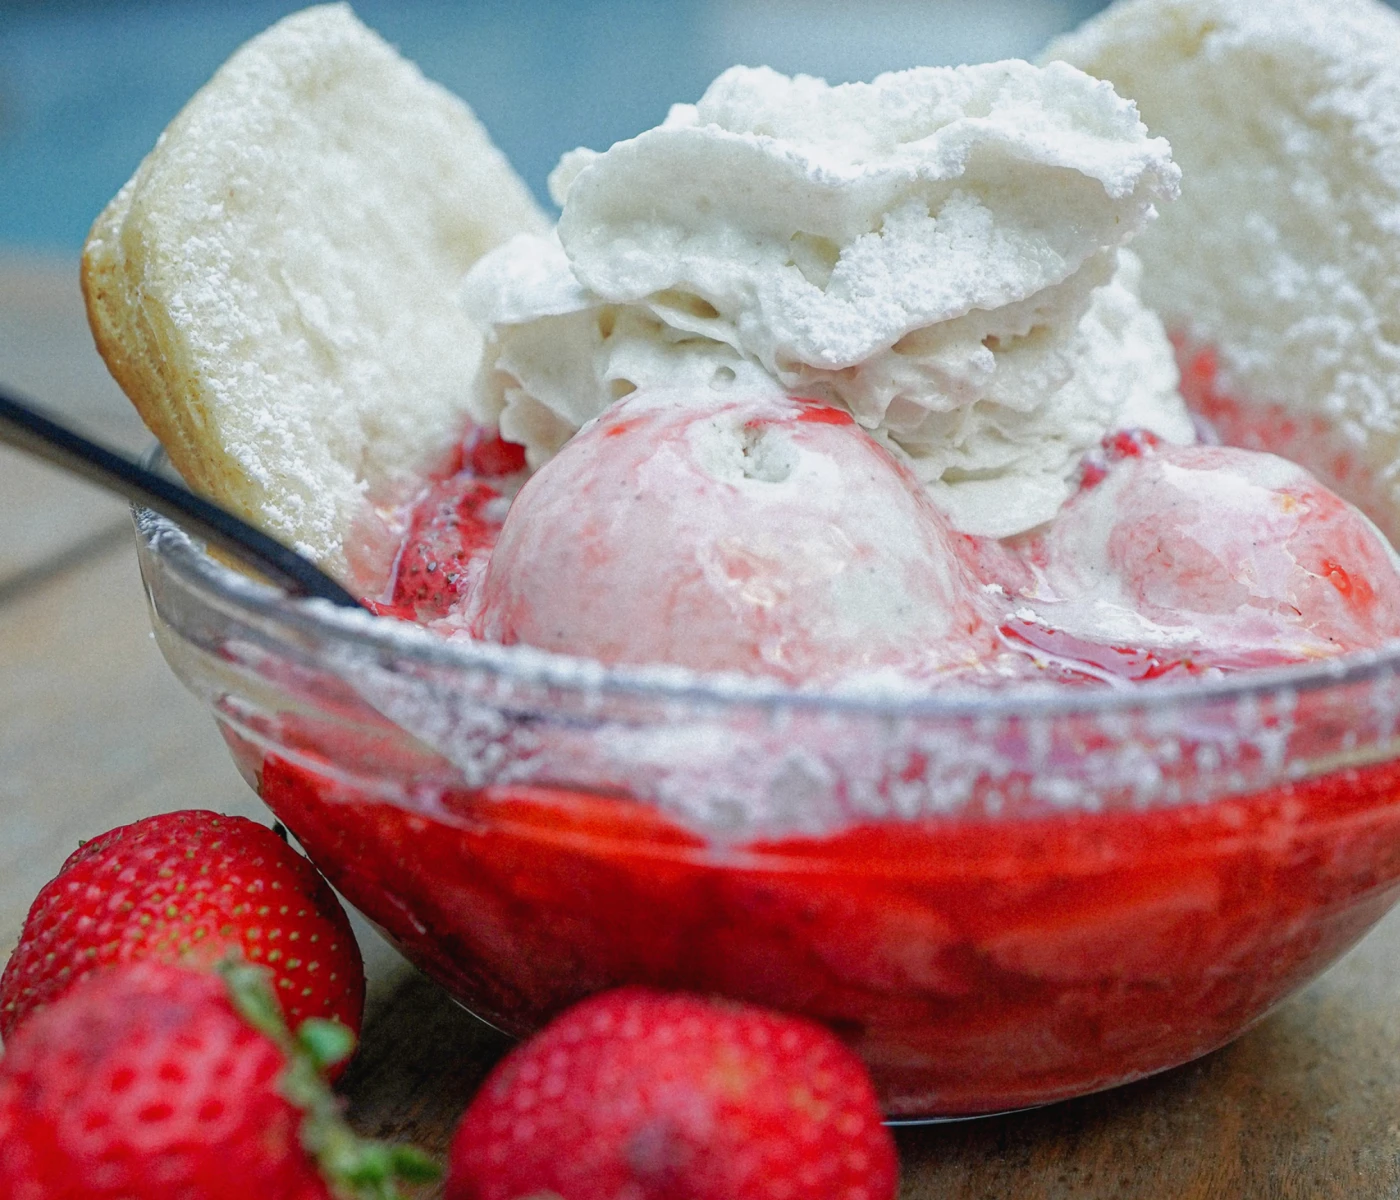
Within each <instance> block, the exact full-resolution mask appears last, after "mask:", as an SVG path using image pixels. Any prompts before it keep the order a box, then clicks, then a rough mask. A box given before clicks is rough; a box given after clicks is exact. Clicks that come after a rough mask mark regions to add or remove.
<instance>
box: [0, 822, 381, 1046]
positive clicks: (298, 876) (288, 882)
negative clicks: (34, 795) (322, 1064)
mask: <svg viewBox="0 0 1400 1200" xmlns="http://www.w3.org/2000/svg"><path fill="white" fill-rule="evenodd" d="M230 952H235V953H237V954H239V955H241V956H243V957H244V958H246V959H247V960H248V961H249V962H251V963H258V964H262V965H264V966H266V967H267V968H268V969H269V970H270V971H271V972H272V973H273V982H274V986H275V989H276V994H277V997H278V999H279V1000H281V1002H282V1008H283V1011H284V1012H285V1014H286V1017H287V1020H288V1021H289V1022H291V1023H292V1024H293V1025H296V1024H299V1023H300V1022H301V1021H303V1020H305V1019H306V1018H307V1017H323V1018H327V1019H330V1020H335V1021H339V1022H340V1023H341V1024H343V1025H345V1026H346V1027H347V1028H349V1029H351V1030H353V1031H355V1032H357V1033H358V1032H359V1028H360V1017H361V1015H362V1013H363V1010H364V993H365V975H364V965H363V963H362V961H361V959H360V950H359V947H358V946H357V945H356V944H355V938H354V935H353V934H352V933H351V931H350V923H349V921H348V920H346V917H345V912H344V910H343V909H342V908H341V907H340V902H339V901H338V900H337V899H336V898H335V893H334V892H332V891H331V889H330V887H329V886H328V885H327V884H326V881H325V880H324V879H322V878H321V876H320V874H319V873H318V872H317V870H316V868H315V867H313V866H312V865H311V864H310V863H309V862H308V861H307V860H306V859H305V858H303V857H302V856H301V855H300V854H298V853H297V852H296V851H295V850H293V849H292V848H291V847H290V846H288V845H287V843H286V842H285V841H284V840H283V839H282V838H280V837H278V836H277V834H275V833H274V832H273V831H272V830H270V829H268V828H267V827H266V826H264V825H259V824H258V823H257V822H256V821H249V820H248V819H247V818H245V817H224V816H220V815H219V814H218V813H213V812H199V811H194V812H177V813H167V814H165V815H163V816H158V817H148V818H147V819H146V820H144V821H137V822H136V823H135V824H134V825H123V826H122V827H121V828H119V829H113V830H112V831H111V832H109V833H105V834H103V835H102V836H101V837H98V838H94V839H93V840H92V841H90V842H87V843H85V844H84V845H83V846H81V847H80V848H79V849H78V850H77V851H75V852H74V853H73V854H72V855H71V856H70V857H69V859H68V861H67V862H65V863H64V864H63V868H62V870H60V871H59V873H58V876H57V878H55V879H53V880H51V881H50V882H49V883H48V884H46V885H45V886H44V888H43V890H42V891H40V893H39V895H38V897H37V898H36V899H35V901H34V904H33V906H32V907H31V908H30V910H29V916H28V918H27V920H26V921H25V924H24V932H23V933H22V934H21V935H20V941H19V945H18V946H17V947H15V952H14V954H13V955H11V957H10V961H9V964H8V965H7V966H6V967H5V973H4V975H3V977H0V1034H3V1035H4V1037H5V1039H6V1040H7V1041H8V1040H9V1038H10V1037H11V1035H12V1034H13V1033H14V1031H15V1030H16V1029H17V1028H18V1027H19V1025H20V1024H21V1023H22V1022H23V1021H25V1020H26V1019H27V1018H28V1017H29V1016H30V1014H32V1013H33V1012H34V1011H35V1010H36V1009H38V1008H40V1007H42V1006H43V1005H45V1004H49V1003H52V1002H53V1001H55V1000H57V999H58V998H59V997H60V996H62V995H63V994H64V993H65V992H66V991H67V990H68V989H69V988H70V987H72V986H73V985H74V984H75V983H77V982H78V981H79V980H81V979H84V978H86V977H87V976H89V975H91V974H92V973H93V972H94V971H97V970H98V969H99V968H102V967H108V966H111V965H113V964H116V963H123V962H132V961H136V960H142V959H155V960H158V961H161V962H176V961H182V962H186V963H189V964H191V965H200V966H212V965H213V964H214V963H216V962H219V961H221V960H222V959H224V958H225V957H227V956H228V955H229V953H230Z"/></svg>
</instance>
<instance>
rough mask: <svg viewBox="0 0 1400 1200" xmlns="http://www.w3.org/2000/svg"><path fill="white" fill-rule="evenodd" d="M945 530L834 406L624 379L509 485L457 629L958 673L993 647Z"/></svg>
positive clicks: (711, 666)
mask: <svg viewBox="0 0 1400 1200" xmlns="http://www.w3.org/2000/svg"><path fill="white" fill-rule="evenodd" d="M963 541H966V539H959V538H958V537H957V536H956V535H954V534H953V533H952V532H951V531H950V530H949V528H948V525H947V522H946V520H945V519H944V518H943V517H942V515H941V514H940V513H939V511H938V510H937V509H936V508H935V507H934V506H933V505H932V504H931V503H930V502H929V500H928V498H927V496H926V495H925V494H924V492H923V489H922V488H921V487H920V486H919V483H918V481H917V480H915V479H913V478H912V477H911V476H909V475H908V474H907V472H906V471H905V470H904V468H903V467H902V466H901V465H900V464H899V463H898V462H897V461H896V460H895V459H894V458H893V457H892V456H891V455H890V454H889V452H888V451H887V450H885V449H884V448H883V447H882V446H881V445H880V444H879V443H878V442H876V441H875V440H874V439H873V438H871V437H870V436H869V435H868V434H866V433H865V432H864V431H863V430H861V429H860V428H859V427H857V426H856V425H855V423H854V422H853V421H852V420H851V418H850V416H849V415H848V414H847V413H845V412H844V411H843V410H841V409H838V408H834V407H830V406H826V405H821V404H816V403H812V402H804V401H798V400H793V399H790V398H787V397H784V396H774V395H771V394H767V393H764V394H760V395H758V396H754V395H748V394H745V395H742V396H734V395H732V394H731V393H729V392H724V393H720V392H715V391H713V390H710V389H706V390H705V391H703V392H700V393H694V392H690V391H686V390H677V389H670V390H662V389H657V390H648V391H639V392H637V393H636V394H635V395H633V396H630V397H628V398H627V399H625V400H623V401H622V402H621V403H619V404H616V405H614V406H612V407H611V408H610V409H609V411H608V412H607V413H606V414H604V415H603V416H602V417H600V418H599V419H597V420H596V421H594V422H593V423H591V424H590V425H588V426H586V427H585V428H584V430H583V431H582V432H581V433H580V434H579V435H578V437H577V438H575V439H573V440H572V441H571V442H570V443H569V444H568V445H567V446H566V447H564V449H563V450H562V451H561V452H560V453H559V454H558V455H557V456H556V457H555V458H553V459H552V460H551V461H550V462H548V463H547V464H546V465H545V466H544V467H543V468H541V469H540V470H539V471H538V472H537V473H536V474H535V475H534V476H533V477H532V478H531V479H530V480H529V482H527V483H526V484H525V486H524V488H523V489H522V490H521V492H520V494H519V496H518V497H517V498H516V500H515V503H514V504H513V505H512V506H511V509H510V514H509V515H508V516H507V518H506V523H505V527H504V529H503V530H502V531H501V537H500V541H499V542H498V543H497V545H496V548H495V550H494V551H493V553H492V555H491V560H490V565H489V566H488V568H487V572H486V577H485V580H484V581H483V583H482V586H481V589H480V592H479V593H478V594H477V595H476V596H475V597H474V599H473V601H472V604H473V607H474V608H475V615H474V620H473V621H472V626H473V632H474V633H476V634H477V635H478V636H481V637H484V638H486V639H488V640H490V641H496V642H506V643H510V642H515V641H521V642H526V643H528V644H530V645H532V646H537V647H540V648H542V649H546V650H560V651H563V652H566V653H570V654H582V655H587V656H589V657H592V658H596V659H598V660H599V661H601V662H604V663H609V664H612V663H637V664H642V663H660V662H665V663H675V664H679V665H681V666H687V667H691V668H693V669H696V670H708V671H742V672H746V673H750V674H764V675H770V676H774V677H776V678H780V679H783V680H786V681H788V682H793V683H820V682H831V681H834V680H838V679H842V678H845V677H848V676H850V675H852V674H853V673H859V672H862V671H866V670H877V669H881V668H895V669H898V670H900V671H901V672H902V673H904V674H906V675H909V676H923V675H929V674H934V673H945V672H947V671H949V670H956V669H958V668H965V669H973V668H975V667H976V666H977V664H978V663H979V661H981V660H982V659H984V658H986V657H987V656H988V655H990V654H992V653H994V652H995V648H996V642H995V635H994V631H993V626H992V624H991V623H990V622H989V621H988V620H987V619H986V616H985V615H984V613H983V611H982V610H981V608H980V606H979V601H980V598H981V597H982V595H983V590H982V588H981V587H980V586H979V585H978V583H977V582H976V581H975V580H974V579H973V578H972V575H971V573H970V572H969V570H968V568H967V565H966V564H965V562H964V561H963V560H962V558H961V557H960V547H959V543H960V542H963Z"/></svg>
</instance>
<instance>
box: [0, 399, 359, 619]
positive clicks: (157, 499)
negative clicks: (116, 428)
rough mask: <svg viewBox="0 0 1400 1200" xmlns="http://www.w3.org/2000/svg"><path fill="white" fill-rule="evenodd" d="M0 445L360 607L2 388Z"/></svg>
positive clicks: (206, 505) (258, 539)
mask: <svg viewBox="0 0 1400 1200" xmlns="http://www.w3.org/2000/svg"><path fill="white" fill-rule="evenodd" d="M0 442H2V443H5V444H7V445H10V446H14V447H15V448H17V449H19V450H23V451H25V452H27V453H29V454H32V455H34V456H35V457H36V458H42V459H44V460H45V461H46V462H49V463H52V464H53V465H54V466H57V467H62V468H63V469H64V470H65V471H71V472H72V473H73V474H74V475H79V476H81V477H82V478H84V479H86V480H87V481H88V482H89V483H95V484H97V486H98V487H102V488H106V489H107V490H108V491H109V492H116V493H117V494H118V495H120V496H124V497H126V499H128V500H130V501H131V502H132V503H133V504H140V505H143V506H144V507H146V508H150V509H154V510H155V511H156V512H158V513H160V514H161V515H162V516H166V517H169V518H171V520H173V521H178V522H179V523H180V524H181V525H182V526H184V528H185V529H186V530H187V531H189V532H190V533H192V534H195V535H196V536H198V537H201V538H203V539H204V540H205V541H206V542H207V543H208V544H209V545H211V546H217V547H218V548H219V549H220V550H222V551H224V552H225V553H226V554H228V555H230V556H231V557H233V558H236V559H237V560H238V561H239V562H241V563H243V564H244V565H245V566H248V567H251V568H252V569H253V570H254V571H256V572H257V573H258V574H259V575H263V576H265V577H266V578H267V579H269V580H271V581H272V582H273V583H275V584H277V585H278V586H279V587H282V588H285V589H286V590H287V591H288V592H289V593H291V594H292V595H293V596H307V597H315V598H316V599H320V600H329V601H330V602H331V603H332V604H339V605H343V606H344V607H346V608H360V607H361V606H360V602H359V601H358V600H356V599H355V597H354V596H352V595H351V594H350V593H349V592H347V591H346V590H345V589H344V588H343V587H341V586H340V584H338V583H336V581H335V580H334V579H332V578H331V577H330V576H329V575H327V574H325V573H324V572H323V571H321V570H320V568H318V567H317V566H315V564H313V563H311V562H310V561H309V560H307V559H305V558H303V557H302V556H301V555H300V554H297V553H296V552H295V551H292V550H289V549H288V548H287V547H286V546H284V545H282V543H281V542H279V541H277V540H276V539H274V538H270V537H268V535H267V534H265V533H263V532H262V530H260V529H255V528H254V527H253V526H251V525H249V524H248V522H247V521H244V520H242V519H240V518H239V517H235V516H234V515H233V514H232V513H231V512H228V511H227V510H225V509H222V508H220V507H219V506H218V505H217V504H213V503H211V502H210V501H208V500H206V499H204V498H203V497H202V496H196V495H195V494H194V493H193V492H192V491H190V490H189V489H188V488H186V487H182V486H181V485H180V484H178V483H174V482H172V481H171V480H169V479H166V478H164V477H163V476H160V475H157V474H156V473H155V472H154V471H148V470H146V468H145V467H143V466H141V465H140V464H138V463H134V462H132V461H131V460H130V459H129V458H125V457H123V456H122V455H120V454H117V453H115V452H114V451H112V450H108V449H107V448H106V447H105V446H99V445H98V444H97V443H96V442H90V441H88V439H87V438H85V437H80V436H79V435H78V434H76V433H74V432H73V431H72V430H71V429H68V428H66V427H64V426H63V425H60V424H59V423H58V422H57V421H54V420H51V419H50V418H48V417H46V416H44V415H43V414H41V413H40V412H38V411H36V410H35V409H34V408H33V407H31V406H30V405H28V404H25V403H22V402H21V401H19V400H16V399H14V398H13V397H12V396H10V395H7V394H6V393H5V392H3V391H0Z"/></svg>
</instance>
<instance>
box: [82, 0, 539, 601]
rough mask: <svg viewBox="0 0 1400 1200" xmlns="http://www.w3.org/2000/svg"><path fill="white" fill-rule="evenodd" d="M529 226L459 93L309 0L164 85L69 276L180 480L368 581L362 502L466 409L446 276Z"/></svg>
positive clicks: (451, 438)
mask: <svg viewBox="0 0 1400 1200" xmlns="http://www.w3.org/2000/svg"><path fill="white" fill-rule="evenodd" d="M547 228H548V222H547V221H546V220H545V218H544V215H543V214H542V213H541V212H540V210H539V209H538V207H537V206H536V204H535V202H534V201H533V199H532V198H531V197H530V195H529V192H528V190H527V189H526V187H525V185H524V184H523V182H522V181H521V180H520V179H519V178H518V177H517V176H516V174H515V173H514V171H513V170H512V169H511V167H510V166H509V164H508V163H507V162H506V160H505V158H504V156H503V155H502V154H501V153H500V151H498V150H497V149H496V148H495V146H493V145H492V144H491V141H490V139H489V137H488V136H487V134H486V132H485V131H484V129H483V128H482V127H481V125H480V123H479V122H478V121H477V120H476V118H475V117H474V116H473V115H472V113H471V112H470V110H469V109H468V108H467V107H466V105H464V104H463V103H462V102H461V101H460V100H458V99H457V98H456V97H454V96H452V95H451V94H450V93H449V92H447V91H445V90H444V89H442V88H440V87H438V86H437V85H436V84H433V83H430V82H429V81H427V80H426V79H424V78H423V76H422V75H421V74H420V73H419V72H418V70H417V68H415V67H414V66H412V65H411V64H410V63H408V62H406V61H405V60H404V59H402V58H401V57H399V55H398V54H396V53H395V51H394V50H393V49H392V48H391V47H390V46H388V45H387V44H386V43H385V42H383V41H382V40H381V39H380V38H378V37H377V36H376V35H375V34H373V33H371V32H370V31H369V30H368V29H366V28H365V27H364V26H363V25H361V24H360V23H359V21H357V20H356V19H355V17H354V15H353V14H352V13H351V11H350V9H349V8H348V6H345V5H328V6H324V7H320V8H312V9H307V10H306V11H304V12H301V13H297V14H295V15H294V16H291V17H288V18H287V19H286V20H284V21H282V22H280V23H279V24H277V25H275V26H273V27H272V28H271V29H269V30H268V31H267V32H265V33H263V34H261V35H260V36H258V37H256V38H254V39H253V40H252V41H251V42H249V43H248V44H247V45H245V46H244V47H242V48H241V49H240V50H239V51H237V53H235V54H234V55H233V57H232V58H230V59H229V61H228V62H227V63H225V64H224V66H223V67H221V68H220V69H219V71H218V72H217V73H216V74H215V75H214V77H213V78H212V79H211V80H210V82H209V83H208V84H207V85H206V86H205V87H204V88H202V89H201V90H200V91H199V92H198V93H197V94H196V95H195V96H194V98H193V99H192V100H191V101H190V102H189V103H188V104H187V105H186V107H185V108H184V110H183V111H182V112H181V113H180V114H179V116H177V117H176V118H175V120H174V121H173V122H172V123H171V125H170V127H169V128H168V129H167V130H166V131H165V133H164V134H163V135H162V136H161V139H160V141H159V142H158V143H157V144H156V147H155V149H154V150H152V151H151V153H150V154H149V155H148V156H147V158H146V159H145V161H144V162H143V163H142V164H141V166H140V168H139V169H138V170H137V172H136V174H135V176H134V177H133V178H132V179H131V181H130V182H129V183H127V185H126V186H125V187H123V188H122V190H121V191H120V192H119V193H118V194H117V196H116V198H115V199H114V200H113V201H112V202H111V203H110V204H109V205H108V206H107V208H106V210H105V211H104V212H103V213H102V215H101V216H100V217H99V218H98V219H97V222H96V223H95V224H94V226H93V228H92V232H91V233H90V235H89V237H88V241H87V245H86V247H85V250H84V254H83V264H82V282H83V292H84V295H85V297H86V300H87V309H88V317H89V321H90V323H91V325H92V330H93V335H94V337H95V338H96V340H97V346H98V350H99V351H100V352H101V354H102V357H103V358H104V359H105V360H106V362H107V365H108V367H109V369H110V370H111V372H112V374H113V375H114V376H115V377H116V379H117V382H118V383H119V384H120V385H121V387H122V389H123V390H124V391H125V392H126V394H127V395H128V397H130V399H131V401H132V403H133V404H135V406H136V408H137V410H138V411H139V412H140V414H141V416H142V418H143V420H144V421H145V422H146V424H147V425H148V426H149V427H150V429H151V430H152V432H153V433H155V435H156V436H157V437H158V438H159V439H160V440H161V443H162V444H163V445H164V446H165V448H166V451H167V453H168V454H169V455H170V458H171V461H172V462H173V463H174V465H175V467H176V468H177V469H178V470H179V471H180V473H181V474H182V475H183V476H184V477H185V479H186V480H187V481H188V482H189V483H190V485H191V486H193V487H194V488H196V489H197V490H199V491H201V492H203V493H205V494H207V495H208V496H210V497H212V498H213V499H215V500H217V501H218V502H220V503H222V504H224V505H226V506H227V507H229V508H231V509H233V510H234V511H235V512H237V513H239V514H241V515H242V516H244V517H246V518H247V519H249V520H251V521H252V522H253V523H255V524H257V525H260V526H262V527H263V528H265V529H266V530H267V531H268V532H269V533H271V534H273V535H274V536H275V537H278V538H280V539H282V540H283V541H285V542H287V543H288V544H290V545H292V546H294V547H295V548H296V549H297V550H299V551H300V552H301V553H303V554H305V555H307V556H309V557H311V558H312V559H314V560H316V561H317V562H318V563H320V564H321V565H322V566H323V567H324V568H325V569H327V570H329V571H330V572H331V573H332V574H335V575H337V576H339V577H341V578H342V579H346V580H347V581H348V582H350V583H352V584H357V583H358V584H361V585H369V584H372V583H373V576H374V575H375V573H376V572H377V571H378V570H380V569H382V568H383V567H384V565H385V564H384V563H382V562H379V561H377V558H378V557H380V556H379V555H377V554H376V550H377V549H378V548H379V547H380V546H381V545H382V546H383V547H385V552H388V551H387V539H386V538H384V537H382V536H380V528H379V527H380V522H379V520H378V518H377V517H376V515H375V510H374V505H373V504H372V503H371V501H380V502H390V501H393V500H394V499H396V498H397V497H398V496H399V495H400V494H401V493H402V492H404V491H405V490H406V489H408V488H411V487H413V486H415V485H416V482H417V481H421V479H422V478H423V476H424V474H425V473H426V472H427V471H429V470H431V469H432V468H433V467H434V466H435V465H436V464H437V463H438V462H439V461H440V460H441V459H442V458H443V457H444V456H445V455H446V454H447V453H449V451H450V448H451V447H452V445H453V444H454V442H455V441H456V440H457V439H459V438H460V437H461V434H462V431H463V428H464V427H465V425H466V424H467V420H468V418H467V415H466V409H465V402H466V398H467V386H468V384H469V382H470V380H471V378H472V375H473V372H474V371H475V369H476V366H477V363H478V360H479V358H480V354H481V335H480V333H479V332H478V331H477V329H476V327H475V326H474V324H473V323H472V322H471V320H470V319H469V318H468V317H467V316H466V315H465V314H464V313H463V312H462V311H461V309H460V307H459V305H458V304H457V302H456V299H455V293H456V290H457V288H458V285H459V283H460V281H461V277H462V275H463V274H464V273H465V271H466V270H467V268H468V267H469V266H470V265H471V264H472V263H473V262H475V261H476V259H477V258H479V257H480V256H481V255H482V254H483V253H485V252H486V251H487V250H490V249H491V248H493V247H494V246H496V245H498V244H499V243H501V242H503V241H504V240H506V239H507V238H508V237H510V236H512V235H514V234H515V233H518V232H522V231H530V232H542V231H544V230H545V229H547ZM352 537H353V539H354V543H355V544H357V545H358V546H360V547H362V548H363V553H362V552H361V551H358V550H357V553H356V555H355V556H354V562H353V563H352V562H351V561H350V560H349V559H348V558H347V553H346V551H347V545H348V544H350V541H351V539H352Z"/></svg>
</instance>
